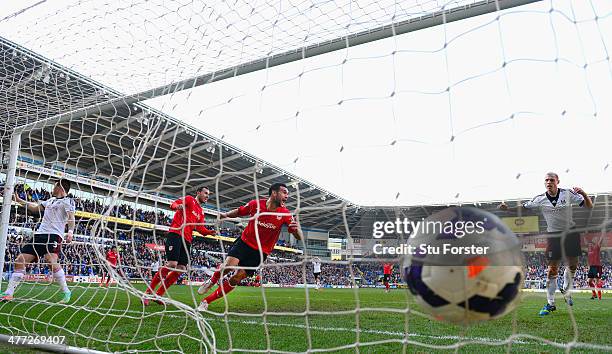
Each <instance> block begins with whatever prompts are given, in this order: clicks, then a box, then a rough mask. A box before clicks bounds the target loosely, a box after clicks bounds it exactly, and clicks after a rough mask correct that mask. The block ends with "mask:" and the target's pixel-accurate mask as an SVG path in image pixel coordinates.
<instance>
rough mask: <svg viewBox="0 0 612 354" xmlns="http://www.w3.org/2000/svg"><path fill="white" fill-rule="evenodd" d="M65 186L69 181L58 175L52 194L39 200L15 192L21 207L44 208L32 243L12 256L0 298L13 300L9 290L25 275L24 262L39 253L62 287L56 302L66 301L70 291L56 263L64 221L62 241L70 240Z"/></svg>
mask: <svg viewBox="0 0 612 354" xmlns="http://www.w3.org/2000/svg"><path fill="white" fill-rule="evenodd" d="M69 190H70V181H68V180H65V179H60V180H59V181H58V182H56V183H55V184H54V186H53V191H52V193H51V194H52V195H53V196H52V197H51V198H49V199H48V200H45V201H43V202H38V203H35V202H28V201H25V200H23V199H21V198H20V197H19V195H17V193H15V196H14V197H15V201H16V202H17V203H18V204H19V205H21V206H23V207H25V208H26V209H27V211H29V212H34V213H43V211H44V214H43V218H42V221H41V223H40V225H39V226H38V229H37V230H36V232H35V233H34V238H33V240H32V243H28V244H26V245H24V246H23V247H22V248H21V254H19V256H17V259H16V260H15V271H14V272H13V274H12V275H11V279H10V280H9V284H8V287H7V289H6V291H5V292H4V293H2V294H1V295H0V302H3V301H11V300H13V293H14V292H15V289H16V288H17V286H18V285H19V283H20V282H21V280H22V279H23V277H24V275H25V272H26V265H27V264H29V263H32V262H33V261H35V260H36V259H37V258H39V257H44V258H45V260H46V261H47V263H49V264H50V265H51V270H52V272H53V278H54V279H55V280H56V281H57V283H58V284H59V286H60V288H61V289H62V293H63V297H62V300H61V301H60V303H67V302H69V301H70V295H71V293H70V290H68V286H67V285H66V276H65V274H64V270H63V269H62V266H61V265H60V264H59V253H60V250H61V247H62V241H63V237H64V232H65V230H66V225H68V233H67V235H66V243H70V242H71V241H72V235H73V233H74V211H75V208H74V201H73V200H72V199H71V198H70V197H68V191H69Z"/></svg>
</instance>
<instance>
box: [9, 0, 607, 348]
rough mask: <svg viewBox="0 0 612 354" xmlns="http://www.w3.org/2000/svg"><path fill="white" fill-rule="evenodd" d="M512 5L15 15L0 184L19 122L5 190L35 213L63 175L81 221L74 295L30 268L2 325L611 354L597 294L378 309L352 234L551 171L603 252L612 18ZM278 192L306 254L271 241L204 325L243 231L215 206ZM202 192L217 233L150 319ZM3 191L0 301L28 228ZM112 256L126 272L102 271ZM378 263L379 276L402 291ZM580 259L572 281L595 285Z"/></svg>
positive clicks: (523, 191) (152, 8) (166, 340)
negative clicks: (188, 208) (208, 290)
mask: <svg viewBox="0 0 612 354" xmlns="http://www.w3.org/2000/svg"><path fill="white" fill-rule="evenodd" d="M523 3H531V1H481V2H478V1H449V2H445V1H407V2H393V1H383V2H381V1H369V2H368V1H345V2H332V1H321V2H317V1H303V2H291V1H290V2H283V1H277V2H269V1H260V2H234V3H226V2H213V3H210V2H207V3H206V4H204V3H201V2H193V1H133V2H131V3H124V2H117V1H108V2H106V3H99V2H94V1H62V2H44V1H43V2H32V3H29V4H25V5H24V4H22V3H11V4H9V5H7V7H6V8H5V9H4V10H2V12H1V13H0V18H1V20H0V31H1V32H2V36H3V37H6V39H4V38H3V39H2V42H1V44H2V53H1V57H2V59H3V64H4V65H3V66H2V68H0V72H1V73H2V75H0V78H1V82H2V92H3V94H2V95H1V96H0V107H1V110H2V111H3V112H0V115H1V117H2V127H3V131H2V139H3V144H2V151H1V152H2V154H3V171H2V172H3V175H2V180H3V181H4V180H6V181H9V182H10V180H11V177H10V175H12V172H11V163H9V155H10V147H11V145H10V144H9V140H10V138H11V136H12V134H13V133H14V132H15V131H17V133H18V134H19V136H20V139H21V141H20V143H19V148H18V150H17V155H18V163H17V170H16V173H15V174H16V183H18V187H17V192H18V193H20V194H21V197H22V198H29V199H30V200H31V201H33V202H36V201H40V200H46V199H48V198H49V197H50V193H51V190H52V186H53V181H54V180H55V179H57V178H66V179H68V180H70V181H72V190H71V194H72V197H73V198H74V200H75V204H76V219H77V227H76V231H75V235H76V236H75V239H76V240H75V242H73V243H72V244H70V245H64V246H63V248H62V253H61V256H60V262H61V264H62V266H63V269H64V270H65V272H66V274H67V276H68V279H67V280H68V282H69V287H70V288H71V290H72V299H71V301H70V302H69V303H68V304H67V305H58V304H57V300H59V299H60V298H61V295H62V294H61V293H60V290H59V288H58V287H57V286H56V285H54V284H53V277H52V276H51V275H50V272H49V266H48V265H45V264H44V263H40V264H39V263H36V262H35V263H33V264H32V265H31V266H29V267H28V274H29V275H27V276H26V278H25V281H24V282H23V283H22V284H21V285H20V287H19V288H18V290H17V292H16V293H15V299H14V300H13V301H11V302H8V303H2V304H0V312H1V313H2V314H3V317H2V319H0V332H1V333H2V334H7V335H13V336H16V335H38V336H54V335H60V336H65V342H64V343H65V344H67V345H69V346H71V347H75V348H89V349H96V350H102V351H118V352H127V351H133V350H138V351H151V352H161V351H163V352H214V351H218V352H232V351H251V352H304V351H309V352H313V351H325V352H334V351H342V350H349V351H362V350H363V351H373V352H399V351H403V352H406V351H422V350H426V351H432V350H453V351H460V350H461V351H463V350H465V351H468V352H474V351H478V352H481V351H500V350H505V351H514V350H526V351H549V350H550V351H552V350H572V349H579V350H584V351H587V352H590V351H594V350H602V351H609V350H611V349H612V347H611V345H612V344H611V342H610V341H609V339H608V338H605V336H601V335H597V333H602V332H603V333H605V332H606V329H609V323H608V322H609V321H607V317H609V316H608V315H609V313H610V310H611V308H610V307H609V305H607V303H606V302H605V301H604V302H601V303H598V304H599V305H598V306H599V307H600V310H599V311H597V314H593V312H595V310H592V309H591V308H590V307H588V306H590V305H591V304H588V303H587V300H584V301H581V300H582V299H581V298H580V297H578V296H577V305H578V306H576V307H575V308H574V309H573V310H571V309H569V310H568V311H566V312H565V313H562V314H560V316H558V317H559V318H554V319H552V320H551V323H554V325H553V324H550V327H547V326H546V325H541V323H539V322H538V323H537V324H534V321H533V320H532V319H531V316H536V313H537V310H538V308H539V307H540V306H541V305H542V303H543V302H544V300H543V297H542V296H540V295H538V294H539V293H535V294H532V293H528V292H525V293H524V296H523V298H524V299H523V305H521V306H520V307H519V308H518V309H517V310H516V311H514V312H513V313H512V314H511V315H509V316H506V317H504V318H502V319H499V320H496V321H494V322H488V323H485V324H482V325H479V326H474V327H460V326H459V327H458V326H452V325H446V324H442V323H439V322H436V321H430V319H431V317H430V316H429V315H426V314H425V313H424V312H423V311H422V309H421V308H419V307H418V306H417V305H415V304H414V302H413V299H412V297H411V296H410V295H409V293H408V292H407V291H404V290H393V291H392V292H391V293H389V294H385V296H386V298H383V297H382V296H383V295H382V294H383V293H382V291H383V290H382V289H381V288H380V287H381V283H380V281H379V279H378V275H379V274H380V273H381V268H382V266H381V264H380V262H379V261H378V260H375V261H372V260H367V259H360V256H361V251H362V250H361V248H360V247H359V243H360V242H363V239H362V238H363V237H364V234H365V232H364V231H363V229H361V226H362V225H361V224H360V222H359V221H360V220H361V222H362V223H363V222H367V221H368V220H372V218H373V219H389V218H396V217H400V216H407V217H410V218H411V219H418V218H420V217H424V216H427V215H429V214H431V213H432V212H433V211H435V210H437V209H438V208H437V207H435V206H433V205H446V204H449V203H465V202H476V201H483V200H503V199H509V200H510V199H511V200H519V199H520V200H523V199H526V198H528V197H531V196H533V195H536V194H537V193H540V192H541V191H540V189H541V176H542V175H543V174H544V173H546V172H548V171H549V170H555V171H559V172H560V176H561V180H562V181H563V183H568V186H569V185H572V184H580V185H584V187H585V189H586V190H587V191H588V192H589V193H595V192H597V193H598V194H599V195H598V196H597V198H596V199H595V208H594V209H593V210H592V211H588V210H587V211H580V212H576V215H575V218H576V220H577V223H578V225H577V226H578V227H579V229H580V231H581V232H583V233H584V234H585V235H586V236H589V234H590V233H594V232H597V233H603V234H604V235H606V237H607V239H610V236H609V235H608V233H607V232H608V231H607V230H608V229H609V224H610V223H609V216H610V214H609V202H608V196H607V194H606V192H609V191H610V190H612V188H611V187H612V185H611V184H610V181H612V179H610V176H609V169H608V166H609V153H608V152H609V151H610V148H612V146H610V142H609V139H607V132H608V131H610V128H612V125H611V123H610V120H609V119H607V118H606V117H609V116H610V113H611V108H612V107H610V102H609V100H608V99H607V96H608V92H609V91H610V90H609V89H610V87H612V85H611V84H612V70H611V66H610V65H611V62H610V56H609V52H608V48H610V47H611V45H612V43H611V42H610V33H612V20H610V14H611V13H612V7H610V6H609V5H608V4H607V3H604V2H579V1H573V2H566V1H542V2H536V3H535V4H529V5H525V6H520V7H516V8H513V9H509V10H503V11H494V10H495V9H503V8H506V7H512V6H518V5H521V4H523ZM487 11H494V12H493V13H490V14H486V15H483V16H478V17H472V16H475V15H477V14H480V13H484V12H487ZM451 21H454V22H452V23H451ZM436 24H440V25H439V26H434V27H431V26H433V25H436ZM417 30H418V31H417ZM405 32H411V33H408V34H400V33H405ZM381 38H386V39H381ZM378 39H381V40H378ZM362 43H366V44H363V45H360V46H354V45H356V44H362ZM26 48H27V49H26ZM318 54H321V55H318ZM315 55H316V56H315ZM283 63H286V64H285V65H279V64H283ZM261 69H263V70H261ZM244 74H248V75H244ZM192 78H196V79H193V80H190V79H192ZM228 78H229V80H223V81H218V80H220V79H228ZM216 81H218V82H216ZM213 82H214V83H213ZM177 83H178V84H177ZM208 83H210V84H208ZM175 84H176V85H175ZM195 86H197V87H195ZM191 87H194V88H191ZM151 90H152V91H151ZM151 98H152V99H151ZM145 100H146V101H145ZM145 103H146V105H145ZM33 122H37V124H35V125H33V124H30V125H26V124H28V123H33ZM16 129H17V130H16ZM551 141H552V142H551ZM14 146H15V145H14V144H13V147H14ZM551 146H552V147H551ZM491 150H494V151H495V152H494V153H488V152H487V151H491ZM539 155H545V156H544V157H542V158H540V157H538V156H539ZM255 156H258V157H261V158H263V159H265V160H267V161H269V162H270V163H268V162H265V161H264V160H261V159H260V158H257V157H255ZM543 160H545V161H546V163H543V162H542V161H543ZM449 180H451V181H449ZM279 181H280V182H285V183H287V184H289V187H290V188H289V189H290V193H291V199H290V200H289V202H288V207H289V208H290V210H292V212H295V214H296V215H297V216H298V218H299V220H300V222H301V224H302V226H303V227H304V230H305V231H306V235H307V242H306V246H307V251H306V254H305V255H302V254H301V250H302V245H301V244H300V243H299V242H296V241H295V239H292V238H291V237H290V236H289V235H287V234H286V232H284V233H283V234H282V235H281V243H280V244H279V245H278V247H277V248H276V250H275V251H274V252H273V253H272V254H271V255H270V257H269V259H268V261H267V262H266V264H265V265H264V267H263V268H262V269H261V270H260V271H258V272H257V273H256V275H259V276H260V279H259V280H257V279H256V278H250V279H247V280H245V281H244V285H249V284H250V285H253V286H252V287H240V288H239V289H237V290H235V291H234V292H232V293H231V294H229V295H228V296H226V297H224V298H223V299H222V300H218V301H217V302H215V303H213V305H211V307H210V308H209V311H208V312H205V313H200V312H198V311H196V310H195V307H196V306H197V305H198V302H199V300H201V298H202V296H201V295H198V294H197V293H196V289H197V286H198V285H200V284H201V282H203V281H205V280H206V279H208V278H209V277H210V275H211V273H212V272H213V271H214V270H215V268H216V266H217V265H218V264H219V263H220V262H222V260H223V259H224V257H225V255H226V253H227V250H228V249H229V247H230V246H231V243H232V242H233V240H234V239H235V238H236V237H237V236H239V235H240V232H241V228H242V227H244V225H245V224H246V222H248V219H246V218H245V219H237V220H231V221H226V222H220V220H219V218H218V214H219V212H220V211H227V210H230V209H233V208H236V207H238V206H240V205H243V204H245V203H246V202H248V201H249V200H251V199H254V198H256V197H257V196H264V197H265V196H266V195H267V188H268V187H269V186H270V185H271V184H272V183H273V182H279ZM313 183H316V185H315V184H313ZM9 184H10V183H9ZM200 185H207V186H209V188H210V189H211V191H212V192H213V195H212V197H211V199H210V201H209V202H208V204H207V205H206V206H205V212H206V214H207V217H206V225H208V227H211V228H212V227H214V228H215V229H216V230H217V232H218V234H219V235H221V237H212V238H211V237H209V238H200V237H198V238H196V240H195V241H194V244H193V250H192V253H191V267H190V269H189V271H188V272H187V274H185V275H183V276H181V278H180V280H179V283H181V284H182V285H183V286H173V287H171V288H170V290H169V291H168V292H167V294H166V295H165V296H164V297H163V298H162V304H161V305H158V304H154V305H151V306H143V304H142V302H141V297H142V295H143V292H144V291H145V290H146V284H149V282H150V281H151V278H152V277H153V276H154V274H155V272H156V270H157V268H158V267H160V266H162V265H163V263H164V260H165V258H164V257H165V256H164V252H163V251H162V249H163V245H164V243H165V242H166V237H167V236H166V231H167V230H168V226H169V223H170V220H171V218H172V215H173V212H172V211H170V210H169V205H170V204H171V203H172V201H174V200H175V199H176V198H180V197H182V196H185V195H189V194H193V193H194V190H195V188H196V187H198V186H200ZM340 196H342V197H340ZM349 200H350V201H351V202H349ZM7 201H8V200H7V199H6V198H5V204H4V208H3V212H4V213H7V212H9V213H10V215H11V217H10V219H9V220H8V225H4V224H3V228H4V229H5V230H7V231H8V237H7V246H6V248H7V251H6V257H5V265H4V268H3V276H4V277H5V278H4V279H3V280H2V290H5V289H6V283H7V280H8V277H9V276H10V275H11V274H12V273H13V271H14V269H15V268H14V267H15V257H16V256H17V254H18V253H19V249H20V247H21V246H23V245H24V244H27V243H28V242H31V240H32V239H33V237H32V233H33V231H34V230H35V229H36V227H37V226H38V223H39V221H40V219H39V216H38V215H36V214H35V213H34V214H33V213H31V212H27V211H26V210H25V209H23V208H20V207H17V206H16V205H13V206H12V207H9V206H7V203H6V202H7ZM353 202H354V203H353ZM373 205H375V206H373ZM383 205H384V206H389V205H392V206H403V205H410V207H382V206H383ZM496 205H497V203H485V204H483V205H482V207H483V208H487V209H492V210H493V209H494V208H495V206H496ZM4 215H6V214H4ZM536 228H537V229H538V230H537V231H543V230H544V229H545V224H544V223H543V220H540V222H539V225H538V222H536ZM532 233H534V232H532ZM535 233H537V232H535ZM586 236H585V239H586V238H587V237H586ZM589 237H590V236H589ZM335 238H338V239H337V240H336V239H335ZM113 245H114V246H117V247H118V249H119V255H120V262H119V264H120V265H119V268H117V269H112V268H111V267H110V266H109V265H108V263H107V261H106V253H107V251H108V249H109V248H110V247H111V246H113ZM610 245H611V244H610V243H608V241H606V243H604V251H606V249H607V250H609V248H608V247H610ZM530 247H531V246H529V247H527V246H526V247H525V250H527V251H529V252H530V253H528V254H527V260H528V261H527V265H526V273H527V281H526V283H525V285H526V286H527V287H531V286H533V287H540V288H541V287H543V285H544V282H545V275H544V274H543V269H545V265H544V260H543V254H542V252H541V248H542V247H541V242H540V243H538V242H533V247H531V248H530ZM332 255H333V256H332ZM313 256H320V257H321V258H322V273H321V275H320V276H319V277H320V282H319V285H320V286H328V287H334V288H333V289H332V288H326V289H325V290H324V291H314V290H313V289H314V288H315V286H316V285H315V284H316V280H315V278H314V274H313V270H314V269H313V265H312V257H313ZM330 256H332V257H331V259H330ZM336 257H337V258H339V259H340V260H336V259H335V258H336ZM609 260H610V256H609V251H607V253H604V257H603V261H604V263H605V264H606V265H607V264H608V263H609ZM390 261H391V262H392V263H394V271H393V273H392V276H391V283H392V284H394V285H393V286H394V288H395V287H398V288H400V287H405V284H404V283H403V279H402V276H401V273H402V270H401V268H400V264H399V263H398V259H397V258H395V259H391V260H390ZM586 263H587V261H586V260H585V259H581V264H582V266H581V267H582V268H579V269H580V272H579V273H580V274H579V275H578V276H577V279H578V280H577V284H576V286H577V287H578V288H585V289H586V288H588V286H589V285H588V284H587V283H586V280H585V279H586V277H585V274H586V272H587V271H588V269H586V268H585V267H586V266H585V265H586ZM604 269H605V267H604ZM105 273H106V274H109V273H110V275H111V277H110V279H111V281H110V282H109V287H106V279H107V278H102V275H103V274H105ZM608 274H609V271H608ZM609 284H610V283H609V281H607V282H604V287H607V286H609ZM101 285H103V286H101ZM260 285H262V286H260ZM377 286H378V288H377ZM588 295H590V294H588ZM585 296H587V295H585ZM604 296H605V295H604ZM593 306H594V305H593ZM559 307H561V306H559ZM585 308H589V310H585ZM559 312H561V311H559ZM552 321H554V322H552ZM547 324H548V322H547ZM553 327H554V328H553ZM561 327H562V328H561ZM551 328H553V329H551ZM73 349H74V348H73Z"/></svg>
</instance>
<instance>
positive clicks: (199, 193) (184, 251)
mask: <svg viewBox="0 0 612 354" xmlns="http://www.w3.org/2000/svg"><path fill="white" fill-rule="evenodd" d="M209 195H210V191H209V190H208V188H206V187H200V188H198V189H197V190H196V195H195V197H193V196H190V195H188V196H186V197H185V198H181V199H177V200H176V201H174V203H172V205H170V209H172V210H174V211H175V213H174V218H173V219H172V224H171V225H170V230H169V231H168V237H167V239H166V258H167V261H166V265H165V266H163V267H160V268H159V270H158V271H157V273H155V275H154V276H153V279H152V280H151V285H149V287H148V288H147V290H146V292H145V294H152V293H153V291H155V288H156V287H157V285H158V284H159V283H160V282H163V283H162V285H161V286H160V287H159V289H158V290H157V292H156V294H157V296H163V295H164V293H165V292H166V290H167V289H168V288H169V287H170V286H172V284H174V283H176V281H177V280H178V278H179V277H180V276H181V273H183V272H185V271H186V269H187V265H188V264H189V257H190V252H191V241H192V240H193V231H194V229H195V230H196V231H198V232H199V233H200V234H202V235H203V236H205V235H214V234H215V231H214V230H209V229H207V228H206V227H204V220H205V217H204V211H203V209H202V206H201V204H204V203H206V202H207V201H208V196H209ZM156 302H159V301H156ZM143 303H144V305H145V306H147V305H149V300H148V299H147V298H144V299H143Z"/></svg>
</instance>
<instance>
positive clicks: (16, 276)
mask: <svg viewBox="0 0 612 354" xmlns="http://www.w3.org/2000/svg"><path fill="white" fill-rule="evenodd" d="M23 275H24V274H23V273H22V272H21V271H14V272H13V274H11V279H10V280H9V285H8V288H6V291H5V292H4V293H5V294H6V295H11V296H13V293H14V292H15V289H16V288H17V285H19V283H21V279H23Z"/></svg>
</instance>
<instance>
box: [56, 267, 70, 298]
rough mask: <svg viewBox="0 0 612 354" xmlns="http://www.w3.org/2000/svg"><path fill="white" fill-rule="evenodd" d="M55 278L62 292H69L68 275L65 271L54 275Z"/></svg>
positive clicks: (61, 270)
mask: <svg viewBox="0 0 612 354" xmlns="http://www.w3.org/2000/svg"><path fill="white" fill-rule="evenodd" d="M53 278H55V280H56V281H57V284H59V286H60V288H62V292H64V293H65V292H67V291H68V285H66V275H65V274H64V270H63V269H60V270H58V271H57V272H55V273H53Z"/></svg>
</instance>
